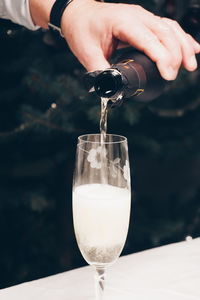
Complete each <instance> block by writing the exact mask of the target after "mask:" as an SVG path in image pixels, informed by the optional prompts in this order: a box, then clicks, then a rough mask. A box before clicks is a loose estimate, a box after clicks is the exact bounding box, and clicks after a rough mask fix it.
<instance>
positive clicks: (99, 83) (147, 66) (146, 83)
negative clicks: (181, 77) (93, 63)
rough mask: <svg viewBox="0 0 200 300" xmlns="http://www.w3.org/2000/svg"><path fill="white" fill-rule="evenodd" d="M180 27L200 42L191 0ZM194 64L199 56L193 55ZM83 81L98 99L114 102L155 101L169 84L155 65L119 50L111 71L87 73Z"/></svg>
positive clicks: (198, 11)
mask: <svg viewBox="0 0 200 300" xmlns="http://www.w3.org/2000/svg"><path fill="white" fill-rule="evenodd" d="M181 25H182V26H183V28H184V29H185V30H186V31H187V32H188V33H190V34H191V35H192V36H194V37H195V38H196V39H197V40H198V41H199V42H200V3H199V0H191V1H190V3H189V7H188V10H187V13H186V14H185V15H184V17H183V19H182V22H181ZM197 60H198V63H199V62H200V55H197ZM85 79H86V80H85V81H86V82H87V85H88V87H89V90H90V91H95V92H96V94H97V95H98V96H99V97H101V98H108V99H110V100H112V101H113V102H118V100H119V99H122V98H131V99H133V100H134V101H140V102H149V101H152V100H154V99H156V98H158V97H159V96H160V95H161V94H162V93H163V91H164V90H165V88H166V87H167V85H169V84H170V82H169V81H166V80H164V79H163V78H162V77H161V75H160V73H159V71H158V69H157V67H156V64H155V63H154V62H153V61H152V60H151V59H150V58H149V57H147V56H146V55H145V54H144V53H142V52H140V51H137V50H135V49H134V48H131V47H129V48H126V49H123V50H122V52H121V54H120V55H118V58H117V60H116V62H115V63H114V64H113V65H112V67H111V68H109V69H106V70H104V71H96V72H92V73H87V75H86V77H85Z"/></svg>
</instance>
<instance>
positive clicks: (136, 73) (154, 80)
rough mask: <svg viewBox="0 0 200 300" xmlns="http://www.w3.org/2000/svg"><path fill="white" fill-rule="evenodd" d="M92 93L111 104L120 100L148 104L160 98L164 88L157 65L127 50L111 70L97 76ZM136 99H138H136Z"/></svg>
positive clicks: (134, 51)
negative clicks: (130, 99) (131, 100)
mask: <svg viewBox="0 0 200 300" xmlns="http://www.w3.org/2000/svg"><path fill="white" fill-rule="evenodd" d="M93 84H94V90H95V92H96V94H97V95H98V96H99V97H101V98H109V99H110V100H112V101H113V102H116V101H118V99H121V98H132V97H134V100H136V101H137V100H138V101H144V102H146V101H150V100H153V99H155V98H157V97H158V96H160V95H161V94H162V92H163V90H164V88H165V86H166V84H167V81H165V80H164V79H163V78H162V77H161V76H160V73H159V71H158V69H157V67H156V64H155V63H154V62H153V61H152V60H151V59H150V58H149V57H147V56H146V55H145V54H144V53H142V52H139V51H137V50H135V49H134V48H128V49H126V50H123V53H122V54H121V55H119V56H118V62H117V63H116V64H113V65H112V67H111V68H109V69H106V70H104V71H102V72H99V73H98V74H97V73H96V76H94V82H93ZM136 96H137V97H136Z"/></svg>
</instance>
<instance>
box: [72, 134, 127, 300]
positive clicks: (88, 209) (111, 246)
mask: <svg viewBox="0 0 200 300" xmlns="http://www.w3.org/2000/svg"><path fill="white" fill-rule="evenodd" d="M130 203H131V188H130V168H129V158H128V145H127V139H126V138H125V137H123V136H119V135H112V134H107V135H105V138H104V140H103V141H102V137H101V134H89V135H83V136H80V137H79V138H78V144H77V153H76V165H75V172H74V183H73V222H74V229H75V235H76V239H77V243H78V246H79V249H80V251H81V253H82V255H83V257H84V259H85V260H86V261H87V263H88V264H90V265H92V266H94V267H95V270H96V276H95V283H96V284H95V286H96V300H102V299H103V292H104V283H105V270H106V268H107V267H108V266H109V265H111V264H113V263H114V262H115V261H116V260H117V258H118V257H119V255H120V254H121V251H122V249H123V247H124V244H125V241H126V237H127V232H128V226H129V218H130Z"/></svg>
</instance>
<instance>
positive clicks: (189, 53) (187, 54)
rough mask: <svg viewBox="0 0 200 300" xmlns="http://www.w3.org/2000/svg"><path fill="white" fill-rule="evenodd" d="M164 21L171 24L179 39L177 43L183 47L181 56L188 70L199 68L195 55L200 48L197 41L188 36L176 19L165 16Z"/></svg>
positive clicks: (174, 34) (174, 33)
mask: <svg viewBox="0 0 200 300" xmlns="http://www.w3.org/2000/svg"><path fill="white" fill-rule="evenodd" d="M163 21H164V22H165V23H166V24H168V25H169V27H170V28H171V30H172V34H173V36H174V37H175V39H176V40H177V44H179V45H180V47H181V54H182V55H181V58H182V63H183V65H184V67H185V68H186V69H187V70H188V71H194V70H195V69H196V68H197V61H196V57H195V53H196V51H197V50H198V49H197V43H196V42H195V40H194V39H193V38H192V37H191V38H189V37H188V34H186V33H185V32H184V30H183V29H182V28H181V26H180V25H179V24H178V23H177V22H176V21H173V20H170V19H167V18H164V19H163ZM199 48H200V46H199Z"/></svg>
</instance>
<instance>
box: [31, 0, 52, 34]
mask: <svg viewBox="0 0 200 300" xmlns="http://www.w3.org/2000/svg"><path fill="white" fill-rule="evenodd" d="M54 2H55V0H44V1H41V0H29V5H30V13H31V17H32V20H33V22H34V23H35V24H36V25H38V26H40V27H43V28H48V22H49V16H50V12H51V8H52V6H53V4H54Z"/></svg>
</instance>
